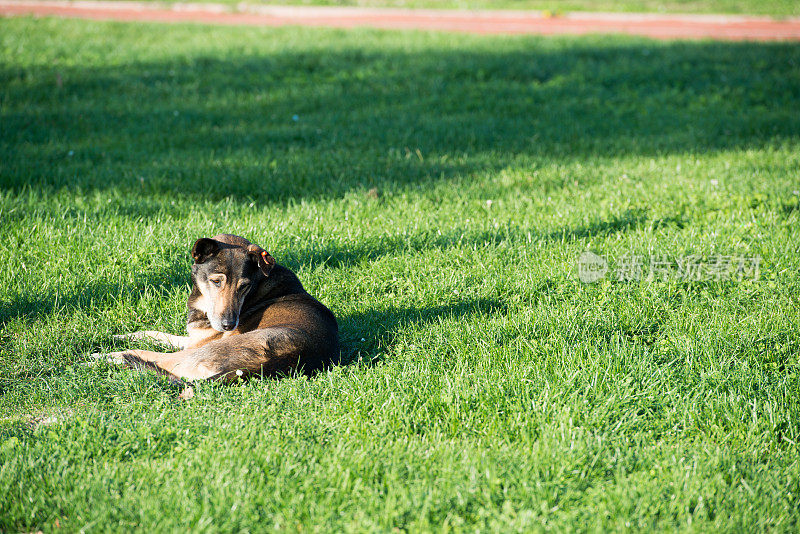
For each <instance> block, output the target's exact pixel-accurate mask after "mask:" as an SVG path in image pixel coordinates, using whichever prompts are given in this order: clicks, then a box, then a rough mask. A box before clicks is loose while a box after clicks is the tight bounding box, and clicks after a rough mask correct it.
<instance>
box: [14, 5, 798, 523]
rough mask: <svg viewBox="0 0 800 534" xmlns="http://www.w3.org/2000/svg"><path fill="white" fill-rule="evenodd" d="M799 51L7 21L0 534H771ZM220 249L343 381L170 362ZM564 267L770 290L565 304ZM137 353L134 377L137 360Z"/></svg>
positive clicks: (598, 297)
mask: <svg viewBox="0 0 800 534" xmlns="http://www.w3.org/2000/svg"><path fill="white" fill-rule="evenodd" d="M798 66H800V47H798V46H797V45H796V44H759V43H714V42H655V41H649V40H645V39H640V38H632V37H582V38H576V37H569V38H567V37H563V38H537V37H524V38H517V37H515V38H510V37H508V38H505V37H473V36H465V35H452V34H436V33H415V32H380V31H367V30H360V31H338V30H318V29H297V28H282V29H259V28H216V27H204V26H190V25H185V26H159V25H136V24H122V23H98V22H85V21H73V20H64V21H55V20H47V19H44V20H34V19H5V20H2V21H0V251H1V252H0V255H1V257H2V258H3V267H4V268H3V269H2V270H0V488H3V489H2V491H0V531H4V532H15V531H37V530H40V529H41V530H43V531H45V532H50V531H55V530H58V529H60V530H59V531H68V532H75V531H78V530H81V529H83V530H85V531H87V532H89V531H120V532H127V531H130V530H131V529H133V528H134V527H138V528H139V529H140V530H141V531H144V532H155V531H186V530H187V529H188V530H189V531H203V532H205V531H208V532H213V531H222V532H233V531H242V532H246V531H251V532H263V531H265V530H267V529H280V530H301V529H302V530H303V531H329V532H330V531H333V532H340V531H341V532H349V531H353V532H362V531H388V530H392V529H395V528H396V529H400V530H409V531H428V530H436V531H439V530H442V531H444V530H455V531H476V530H480V531H496V532H509V531H525V532H529V531H537V530H546V529H554V530H556V531H564V530H592V531H595V530H596V531H609V530H610V531H623V530H627V529H629V528H630V529H635V530H646V531H654V530H655V531H672V530H674V529H679V530H687V531H696V532H709V531H713V530H721V531H738V530H743V531H747V532H752V531H771V532H784V531H785V532H796V531H797V529H798V528H800V449H799V446H800V356H799V354H800V337H799V335H798V332H800V300H799V299H798V295H800V271H799V270H798V269H799V268H800V262H799V261H798V260H800V208H799V207H798V200H800V191H798V190H800V179H799V178H798V176H799V173H800V120H798V109H800V69H799V68H798ZM223 231H226V232H232V233H237V234H240V235H243V236H246V237H248V238H250V239H251V240H253V241H255V242H257V243H259V244H261V245H262V246H264V247H265V248H267V249H268V250H269V251H270V252H271V253H272V254H273V255H274V256H275V257H276V258H277V259H278V261H279V262H282V263H284V264H285V265H287V266H289V267H290V268H292V269H294V270H295V271H296V272H297V273H298V274H299V276H300V277H301V279H302V280H303V282H304V283H305V285H306V287H307V288H308V289H309V290H310V291H311V292H312V293H313V294H314V295H315V296H317V297H318V298H319V299H320V300H322V301H323V302H325V303H326V304H327V305H328V306H329V307H330V308H331V309H332V310H333V311H334V313H335V314H336V315H337V317H338V318H339V321H340V328H341V336H342V340H343V345H344V349H343V357H344V359H345V360H346V362H347V364H346V365H342V366H339V367H337V368H335V369H333V370H331V371H330V372H325V373H322V374H319V375H317V376H316V377H314V378H311V379H306V378H299V377H289V378H285V379H281V380H263V381H262V380H251V381H249V382H246V383H243V384H241V385H238V386H221V385H218V384H202V385H200V386H198V387H197V388H196V396H195V398H194V399H192V400H191V401H189V402H179V401H177V399H176V397H177V394H178V390H176V389H175V388H174V387H173V386H171V385H169V384H168V383H166V382H165V381H163V380H161V379H158V378H156V377H153V376H150V375H140V374H136V373H134V372H132V371H126V370H119V369H115V368H110V367H106V366H100V367H93V368H87V367H83V366H80V365H79V364H80V362H83V361H86V359H87V355H88V354H89V353H91V352H94V351H97V350H104V351H105V350H111V349H121V348H125V345H123V344H120V343H115V342H114V341H113V339H112V335H113V334H117V333H124V332H130V331H134V330H139V329H144V328H153V327H155V328H157V329H159V330H165V331H168V332H172V333H176V334H179V333H181V332H182V331H183V329H184V328H185V323H184V320H183V314H184V310H185V301H186V297H187V295H188V290H189V274H188V273H189V265H190V260H189V256H188V250H189V247H190V246H191V244H192V243H193V242H194V240H195V239H196V238H198V237H201V236H210V235H213V234H216V233H218V232H223ZM586 250H592V251H594V252H596V253H598V254H602V255H605V256H607V257H608V258H609V259H610V261H611V262H612V265H613V266H617V265H619V264H620V262H621V261H622V259H623V258H624V257H625V256H628V255H641V256H642V257H644V258H650V257H656V256H661V255H666V256H670V257H682V256H685V255H690V254H696V255H699V256H701V257H703V258H713V257H714V256H715V255H720V254H724V255H740V256H747V257H755V256H759V257H761V259H762V263H761V272H760V278H759V279H758V280H752V279H750V278H747V277H746V278H745V279H744V280H742V281H700V282H692V281H685V280H681V279H679V278H677V277H672V278H671V279H669V280H666V281H662V280H652V281H648V280H641V281H633V282H622V281H612V280H608V279H607V280H605V281H603V282H599V283H596V284H583V283H581V282H580V281H579V280H578V276H577V263H576V262H577V257H578V255H579V254H581V253H582V252H584V251H586ZM141 346H142V347H146V346H147V345H141Z"/></svg>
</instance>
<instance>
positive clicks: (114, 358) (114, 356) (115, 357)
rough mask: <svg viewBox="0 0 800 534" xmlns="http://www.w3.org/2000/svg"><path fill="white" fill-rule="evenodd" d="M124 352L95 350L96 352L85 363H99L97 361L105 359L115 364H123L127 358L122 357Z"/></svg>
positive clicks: (89, 364) (90, 364)
mask: <svg viewBox="0 0 800 534" xmlns="http://www.w3.org/2000/svg"><path fill="white" fill-rule="evenodd" d="M123 354H124V353H122V352H108V353H103V352H95V353H94V354H90V355H89V358H91V360H89V361H88V362H86V363H84V365H88V366H92V365H95V364H97V362H102V361H105V362H107V363H111V364H114V365H122V364H124V363H125V358H123V357H122V355H123Z"/></svg>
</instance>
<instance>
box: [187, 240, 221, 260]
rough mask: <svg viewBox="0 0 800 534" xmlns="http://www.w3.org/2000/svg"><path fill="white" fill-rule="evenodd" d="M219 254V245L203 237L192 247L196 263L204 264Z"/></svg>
mask: <svg viewBox="0 0 800 534" xmlns="http://www.w3.org/2000/svg"><path fill="white" fill-rule="evenodd" d="M217 252H219V243H217V242H216V241H214V240H213V239H209V238H207V237H201V238H200V239H198V240H197V241H195V243H194V246H193V247H192V258H194V261H195V263H203V262H205V261H206V260H208V258H210V257H211V256H214V255H215V254H216V253H217Z"/></svg>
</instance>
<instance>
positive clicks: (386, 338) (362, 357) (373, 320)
mask: <svg viewBox="0 0 800 534" xmlns="http://www.w3.org/2000/svg"><path fill="white" fill-rule="evenodd" d="M503 309H504V305H503V304H502V303H501V302H500V301H498V300H494V299H484V298H480V299H470V300H463V301H460V302H455V303H452V304H443V305H439V306H431V307H417V308H415V307H397V306H388V307H385V308H382V309H370V310H365V311H361V312H356V313H351V314H348V315H344V316H341V317H339V319H338V322H339V337H340V340H341V359H340V361H339V362H338V363H339V365H344V366H346V365H351V364H354V363H361V364H367V365H371V364H375V363H377V362H380V361H381V360H382V359H383V358H384V357H385V356H386V354H387V351H389V350H390V349H391V346H392V345H393V344H394V343H395V341H396V337H397V334H398V333H399V332H400V331H401V330H403V329H405V328H408V327H414V326H419V325H422V324H424V323H429V322H431V321H435V320H438V319H442V318H455V319H461V318H464V317H467V316H470V315H489V314H493V313H496V312H498V311H502V310H503Z"/></svg>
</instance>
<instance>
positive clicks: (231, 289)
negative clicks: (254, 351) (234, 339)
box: [192, 234, 275, 332]
mask: <svg viewBox="0 0 800 534" xmlns="http://www.w3.org/2000/svg"><path fill="white" fill-rule="evenodd" d="M192 258H194V265H192V281H193V282H194V285H195V287H196V288H197V289H198V290H199V291H200V293H201V295H202V297H201V298H200V299H198V300H197V301H195V306H197V307H198V308H199V309H201V310H202V311H203V312H205V314H206V315H207V316H208V320H209V322H210V323H211V327H212V328H214V330H217V331H219V332H228V331H231V330H234V329H235V328H236V327H237V326H238V325H239V314H240V313H241V311H242V305H243V304H244V302H245V299H246V298H247V296H248V295H249V294H251V292H253V291H254V290H255V289H256V288H257V287H258V286H259V284H260V283H261V282H262V281H263V280H264V278H265V277H267V276H269V273H270V271H271V270H272V268H273V267H274V266H275V260H274V259H273V257H272V256H270V255H269V254H268V253H267V252H266V251H265V250H264V249H262V248H261V247H259V246H258V245H254V244H252V243H250V242H249V241H247V240H246V239H244V238H241V237H239V236H234V235H230V234H221V235H218V236H214V237H213V238H207V237H203V238H201V239H198V240H197V241H196V242H195V244H194V246H193V247H192Z"/></svg>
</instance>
